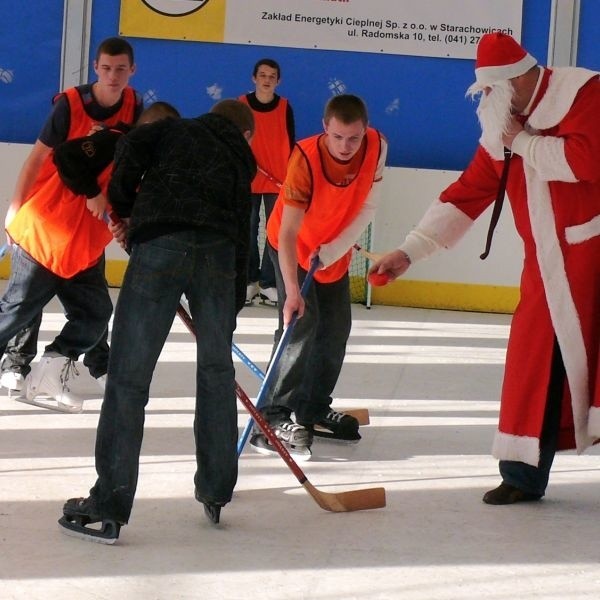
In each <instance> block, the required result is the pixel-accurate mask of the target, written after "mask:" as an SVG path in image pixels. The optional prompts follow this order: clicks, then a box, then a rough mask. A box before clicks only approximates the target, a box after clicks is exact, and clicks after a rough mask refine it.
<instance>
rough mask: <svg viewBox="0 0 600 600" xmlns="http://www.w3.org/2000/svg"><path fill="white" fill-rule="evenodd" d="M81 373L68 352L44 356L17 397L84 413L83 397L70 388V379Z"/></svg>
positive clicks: (33, 402)
mask: <svg viewBox="0 0 600 600" xmlns="http://www.w3.org/2000/svg"><path fill="white" fill-rule="evenodd" d="M78 375H79V371H77V368H76V367H75V363H74V361H72V360H71V359H69V358H66V357H65V356H42V359H41V360H40V362H39V363H38V364H37V365H34V367H33V369H32V370H31V373H29V375H27V377H26V378H25V381H24V384H23V390H22V394H21V395H20V396H18V397H15V398H14V399H15V400H17V401H19V402H24V403H25V404H32V405H34V406H39V407H41V408H47V409H49V410H56V411H58V412H64V413H80V412H81V411H82V409H83V399H82V398H80V397H79V396H77V395H76V394H74V393H72V392H71V390H70V389H69V380H70V379H71V380H72V379H73V378H74V377H77V376H78ZM40 396H47V397H40Z"/></svg>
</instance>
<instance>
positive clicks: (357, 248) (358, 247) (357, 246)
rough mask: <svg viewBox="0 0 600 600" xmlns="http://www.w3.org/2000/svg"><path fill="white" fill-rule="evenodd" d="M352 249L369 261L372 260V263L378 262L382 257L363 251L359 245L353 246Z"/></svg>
mask: <svg viewBox="0 0 600 600" xmlns="http://www.w3.org/2000/svg"><path fill="white" fill-rule="evenodd" d="M353 248H354V249H355V250H356V251H357V252H360V254H362V255H363V256H364V257H365V258H368V259H369V260H372V261H375V260H379V259H380V258H382V257H383V254H377V253H375V252H369V251H368V250H365V249H364V248H363V247H362V246H360V245H359V244H354V246H353Z"/></svg>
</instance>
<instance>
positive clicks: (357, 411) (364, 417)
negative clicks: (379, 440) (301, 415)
mask: <svg viewBox="0 0 600 600" xmlns="http://www.w3.org/2000/svg"><path fill="white" fill-rule="evenodd" d="M231 349H232V351H233V353H234V354H235V355H236V356H237V357H238V358H239V359H240V360H241V361H242V362H243V363H244V364H245V365H246V366H247V367H248V368H249V369H250V371H252V373H253V374H254V375H256V377H258V379H260V380H261V381H262V380H264V378H265V374H264V372H263V371H262V370H261V369H260V367H259V366H258V365H257V364H255V363H253V362H252V360H251V359H250V358H249V357H248V355H247V354H245V353H244V352H243V350H241V349H240V348H239V346H236V344H232V346H231ZM342 412H343V413H344V414H347V415H350V416H352V417H354V418H355V419H356V420H357V421H358V424H359V425H368V424H369V423H370V422H371V421H370V418H369V409H368V408H349V409H343V410H342Z"/></svg>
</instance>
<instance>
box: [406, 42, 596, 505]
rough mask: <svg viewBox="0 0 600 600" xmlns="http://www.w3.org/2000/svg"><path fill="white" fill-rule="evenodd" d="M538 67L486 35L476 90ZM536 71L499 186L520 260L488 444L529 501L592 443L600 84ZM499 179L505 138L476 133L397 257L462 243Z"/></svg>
mask: <svg viewBox="0 0 600 600" xmlns="http://www.w3.org/2000/svg"><path fill="white" fill-rule="evenodd" d="M536 64H537V63H536V60H535V59H534V58H533V57H532V56H531V55H530V54H528V53H527V52H526V51H525V50H524V49H523V48H522V47H521V46H520V45H519V44H518V43H517V42H516V41H515V40H514V39H513V38H511V37H510V36H508V35H504V34H501V33H494V34H486V35H485V36H483V37H482V39H481V41H480V44H479V47H478V52H477V62H476V69H475V73H476V78H477V82H476V83H477V85H478V86H479V89H480V90H481V91H484V93H486V94H487V93H493V92H490V90H493V86H494V85H495V84H496V82H499V81H503V80H504V81H505V80H511V79H513V78H516V77H519V76H521V75H523V74H525V73H526V72H531V70H532V68H533V67H536ZM537 72H538V73H539V75H538V79H537V83H536V85H535V89H534V90H533V93H532V95H531V99H530V101H529V104H528V106H527V108H526V110H525V111H523V112H522V113H521V114H520V115H517V119H518V120H519V122H520V123H521V124H522V125H523V127H524V130H523V131H522V132H521V133H518V135H516V137H515V138H514V140H513V142H512V145H511V151H512V157H511V158H510V168H509V173H508V180H507V187H506V192H507V196H508V199H509V201H510V204H511V208H512V212H513V215H514V220H515V226H516V228H517V231H518V233H519V235H520V237H521V238H522V240H523V245H524V252H525V258H524V262H523V271H522V275H521V283H520V294H521V297H520V302H519V304H518V306H517V309H516V311H515V313H514V316H513V319H512V325H511V330H510V337H509V342H508V351H507V357H506V368H505V375H504V382H503V388H502V397H501V408H500V419H499V426H498V431H497V433H496V435H495V439H494V444H493V455H494V456H495V457H496V458H498V459H500V460H501V465H500V466H501V473H502V475H503V480H504V481H505V482H508V483H512V485H514V486H516V487H517V488H520V489H521V490H523V491H525V492H527V493H528V494H530V495H532V496H533V497H532V498H526V499H537V498H539V497H541V496H542V495H543V494H544V491H545V487H546V485H547V481H548V474H549V471H550V465H551V464H552V459H553V456H554V452H555V451H556V450H560V449H570V448H576V449H577V452H578V453H581V452H583V451H584V450H585V449H586V448H588V447H589V446H590V445H591V444H593V443H595V442H596V441H597V440H598V439H599V438H600V381H599V368H598V360H599V358H600V356H599V354H600V352H599V349H600V327H598V324H597V319H598V314H600V80H599V78H598V73H595V72H593V71H589V70H587V69H582V68H574V67H563V68H552V69H549V68H542V67H538V68H537ZM502 168H503V143H502V139H501V137H499V138H498V139H497V140H496V141H495V140H491V139H490V137H489V136H486V135H485V130H484V134H483V135H482V138H481V139H480V145H479V147H478V149H477V151H476V153H475V156H474V158H473V160H472V161H471V163H470V164H469V165H468V167H467V168H466V170H465V171H464V172H463V173H462V175H461V176H460V178H459V179H458V180H457V181H456V182H455V183H453V184H452V185H450V186H449V187H448V188H447V189H446V190H444V192H442V194H441V195H440V198H439V200H437V201H435V202H434V203H433V205H432V206H431V207H430V209H429V210H428V211H427V213H426V214H425V215H424V217H423V219H422V220H421V222H420V223H419V225H418V226H417V228H416V229H415V230H414V231H413V232H411V233H410V234H409V235H408V236H407V239H406V240H405V242H404V244H403V245H402V246H401V250H403V251H404V252H406V254H407V255H408V256H409V257H410V259H411V261H413V262H414V261H415V260H418V259H419V258H423V257H424V256H426V255H427V254H430V253H431V252H432V251H433V250H435V249H437V248H440V247H446V248H448V247H451V246H452V245H453V244H455V243H456V242H457V241H458V239H460V238H461V237H462V235H463V234H464V233H465V231H466V230H467V229H468V228H469V227H470V225H471V224H472V223H473V221H474V220H475V219H476V218H477V217H478V216H479V215H480V214H481V213H482V212H483V211H484V210H485V209H486V208H487V207H488V206H489V205H490V204H491V203H492V202H493V201H494V199H495V197H496V194H497V191H498V185H499V180H500V175H501V172H502ZM561 374H562V375H561ZM551 405H552V406H551ZM552 415H554V417H553V418H554V421H555V422H554V424H552V423H551V421H552ZM549 428H550V429H552V431H548V429H549ZM548 439H551V442H550V445H549V447H548V444H546V447H544V442H545V441H547V440H548ZM540 444H542V456H540ZM540 461H541V462H540ZM529 465H531V467H529ZM539 471H542V472H539ZM511 479H512V481H511ZM484 500H485V498H484Z"/></svg>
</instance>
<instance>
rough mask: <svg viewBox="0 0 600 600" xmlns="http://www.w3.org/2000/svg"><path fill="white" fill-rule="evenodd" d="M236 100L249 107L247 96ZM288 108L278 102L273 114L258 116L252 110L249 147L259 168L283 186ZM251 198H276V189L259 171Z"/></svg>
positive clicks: (289, 150) (285, 164)
mask: <svg viewBox="0 0 600 600" xmlns="http://www.w3.org/2000/svg"><path fill="white" fill-rule="evenodd" d="M239 100H240V101H241V102H244V103H246V104H248V100H247V99H246V96H245V95H244V96H240V97H239ZM287 106H288V102H287V100H286V99H285V98H281V97H280V98H279V103H278V104H277V107H276V108H275V109H274V110H270V111H268V112H260V111H256V110H253V111H252V114H253V115H254V135H253V136H252V141H251V142H250V147H251V148H252V152H253V153H254V158H256V162H257V164H258V166H259V167H260V168H261V169H263V170H264V171H266V172H267V173H268V174H269V175H270V176H271V177H272V178H273V179H275V180H277V181H279V182H283V180H284V179H285V172H286V170H287V163H288V159H289V157H290V152H291V150H292V149H291V148H290V136H289V134H288V130H287ZM252 193H253V194H278V193H279V185H277V183H275V182H274V181H272V180H271V179H269V178H268V177H267V176H266V175H264V174H263V173H261V172H260V170H258V171H257V172H256V177H255V178H254V179H253V180H252Z"/></svg>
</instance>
